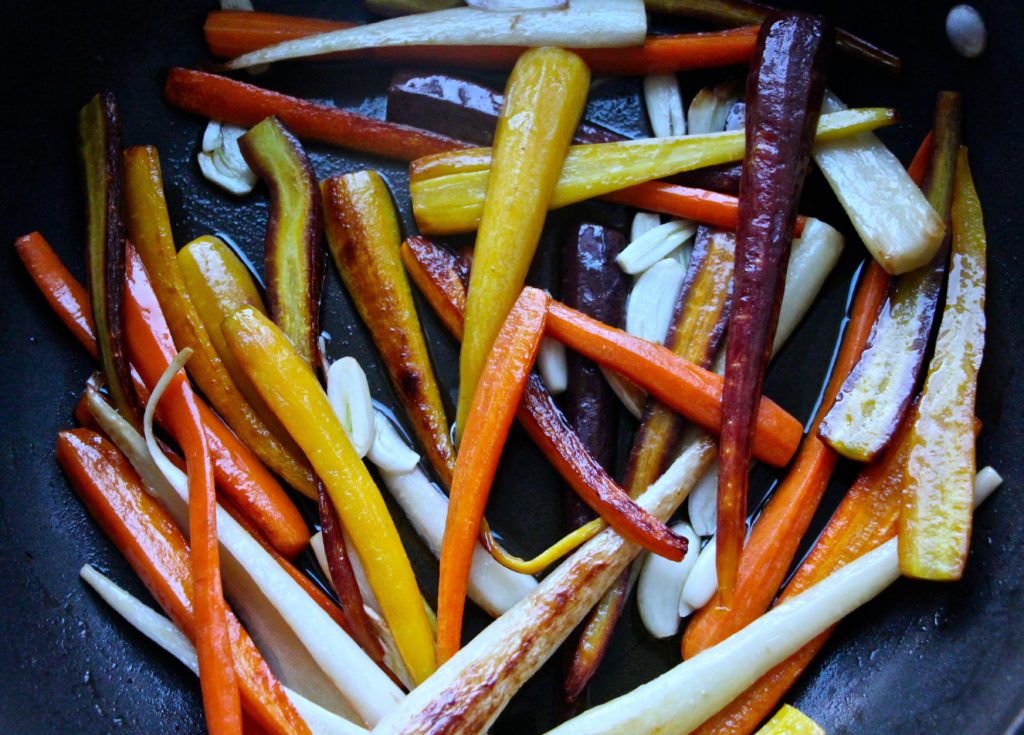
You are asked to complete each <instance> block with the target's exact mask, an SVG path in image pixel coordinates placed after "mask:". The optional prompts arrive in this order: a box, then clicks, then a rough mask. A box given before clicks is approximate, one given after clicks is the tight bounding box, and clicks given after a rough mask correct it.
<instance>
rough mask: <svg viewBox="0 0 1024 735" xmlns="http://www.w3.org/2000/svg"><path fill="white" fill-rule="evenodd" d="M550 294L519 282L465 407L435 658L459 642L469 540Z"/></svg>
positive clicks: (448, 525)
mask: <svg viewBox="0 0 1024 735" xmlns="http://www.w3.org/2000/svg"><path fill="white" fill-rule="evenodd" d="M549 298H550V297H549V296H548V295H547V294H545V293H544V292H543V291H538V290H537V289H534V288H525V289H523V291H522V294H521V295H520V296H519V298H518V299H517V300H516V302H515V304H514V305H513V306H512V309H511V310H510V311H509V313H508V317H507V318H506V319H505V323H504V325H503V326H502V327H501V330H500V331H499V332H498V335H497V337H496V338H495V340H494V344H493V346H492V347H491V349H490V354H489V355H488V357H487V360H486V362H485V364H484V365H483V369H482V370H481V372H480V383H479V386H478V388H477V390H476V392H475V394H474V397H473V401H472V404H471V406H470V409H469V412H468V414H467V421H466V424H465V426H466V429H465V434H464V442H463V444H462V447H461V449H460V451H459V458H458V460H457V461H456V463H455V474H454V476H453V478H452V489H451V493H450V495H449V501H448V519H447V521H446V522H445V527H444V540H443V542H442V544H441V572H440V577H439V580H438V592H437V660H438V663H439V664H443V663H444V662H445V661H447V660H448V659H449V658H451V657H452V656H453V655H455V653H456V652H457V651H458V650H459V648H460V646H461V639H462V613H463V609H464V608H465V604H466V587H467V585H468V582H469V566H470V562H471V561H472V559H473V548H474V546H475V544H476V538H477V535H478V534H479V532H480V522H481V521H482V520H483V517H484V508H485V507H486V505H487V496H488V495H489V494H490V490H491V483H492V482H493V481H494V474H495V472H497V469H498V459H499V458H500V457H501V450H502V447H503V446H504V445H505V439H506V438H507V437H508V431H509V428H510V427H511V425H512V419H513V418H514V417H515V413H516V409H517V408H518V406H519V400H520V399H521V398H522V396H523V391H524V389H525V388H526V383H527V380H528V379H529V377H530V370H531V369H532V367H533V362H534V360H535V359H536V357H537V350H538V349H539V348H540V338H541V336H542V335H543V334H544V319H545V315H546V314H547V307H548V301H549Z"/></svg>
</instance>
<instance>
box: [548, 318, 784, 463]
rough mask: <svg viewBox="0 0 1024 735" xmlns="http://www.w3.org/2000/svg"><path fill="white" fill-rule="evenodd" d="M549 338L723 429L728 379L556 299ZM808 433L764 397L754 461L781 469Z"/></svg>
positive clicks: (692, 417) (694, 417) (688, 414)
mask: <svg viewBox="0 0 1024 735" xmlns="http://www.w3.org/2000/svg"><path fill="white" fill-rule="evenodd" d="M546 329H547V334H548V335H549V336H551V337H554V338H555V339H557V340H558V341H560V342H564V343H565V344H566V346H567V347H569V348H571V349H573V350H576V351H577V352H579V353H581V354H583V355H585V356H587V357H589V358H590V359H591V360H594V361H595V362H599V363H601V364H602V365H605V366H607V367H609V368H611V369H612V370H615V371H616V372H618V373H621V374H622V375H624V376H625V377H626V378H628V379H629V380H631V381H633V382H634V383H636V384H637V385H639V386H641V387H642V388H645V389H646V390H647V391H648V392H649V393H650V394H651V395H653V396H655V397H656V398H657V399H658V400H660V401H661V402H662V403H664V404H665V405H666V406H669V407H671V408H673V409H674V410H676V411H678V412H679V413H681V414H683V416H685V417H686V418H688V419H690V420H691V421H693V422H694V423H695V424H698V425H699V426H701V427H703V428H705V429H707V430H709V431H712V432H715V433H718V432H719V431H720V430H721V427H722V377H721V376H720V375H716V374H715V373H712V372H709V371H707V370H704V369H703V368H701V367H699V366H697V365H694V364H693V363H692V362H690V361H688V360H685V359H683V358H682V357H679V356H678V355H676V354H675V353H673V352H672V351H671V350H669V349H667V348H665V347H662V346H661V345H656V344H654V343H653V342H648V341H647V340H643V339H640V338H639V337H634V336H632V335H630V334H627V333H626V332H623V331H622V330H621V329H615V328H614V327H609V326H608V325H607V324H601V323H600V322H597V321H594V320H593V319H590V318H588V317H586V316H584V315H583V314H580V313H579V312H578V311H575V310H573V309H570V308H569V307H567V306H565V305H564V304H560V303H558V302H557V301H552V302H551V306H550V308H549V309H548V319H547V326H546ZM802 434H803V429H802V428H801V426H800V422H799V421H797V420H796V419H795V418H793V417H792V416H791V415H789V414H788V413H786V412H785V411H784V410H782V408H780V407H779V406H778V404H776V403H773V402H772V401H771V400H769V399H767V398H762V399H761V403H760V407H759V409H758V411H757V419H756V428H755V431H754V447H753V451H754V457H756V458H757V459H759V460H761V461H762V462H767V463H768V464H771V465H774V466H776V467H782V466H783V465H785V464H786V463H788V462H789V460H790V459H792V457H793V453H794V452H796V448H797V445H798V444H799V443H800V437H801V435H802Z"/></svg>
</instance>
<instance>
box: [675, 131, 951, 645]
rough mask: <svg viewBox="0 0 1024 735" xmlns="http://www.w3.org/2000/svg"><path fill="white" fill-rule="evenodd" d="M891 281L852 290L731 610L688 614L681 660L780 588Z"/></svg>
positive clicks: (868, 280)
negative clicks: (828, 368) (803, 432)
mask: <svg viewBox="0 0 1024 735" xmlns="http://www.w3.org/2000/svg"><path fill="white" fill-rule="evenodd" d="M931 145H932V144H931V134H929V135H928V137H926V138H925V140H924V141H923V142H922V143H921V147H920V148H919V150H918V152H917V154H916V155H915V156H914V160H913V162H912V163H911V164H910V166H909V168H908V172H909V173H910V177H911V179H913V180H914V181H915V182H916V183H917V184H919V185H920V183H921V180H922V179H923V177H924V171H925V168H926V167H927V164H928V160H929V158H930V157H931ZM889 282H890V278H889V276H888V274H887V273H886V272H885V270H884V269H883V268H882V266H881V265H879V264H878V263H877V262H875V261H874V260H872V261H871V262H870V264H869V265H868V270H867V273H865V275H864V277H863V280H862V281H861V284H860V286H859V287H858V289H857V296H856V298H855V299H854V303H853V307H852V309H851V314H850V323H849V326H847V328H846V333H845V335H844V336H843V341H842V345H841V347H840V350H839V355H838V356H837V357H836V362H835V365H834V366H833V368H832V373H831V376H830V377H829V380H828V384H827V386H826V388H825V393H824V395H823V397H822V400H821V403H820V406H819V408H818V412H817V414H816V415H815V417H814V421H813V423H812V424H811V427H810V429H809V431H808V432H807V436H806V437H805V439H804V442H803V444H802V445H801V447H800V451H799V453H798V454H797V458H796V461H795V462H794V465H793V469H792V470H791V471H790V472H789V474H788V475H787V476H786V479H785V480H784V481H783V483H782V484H781V485H780V486H779V488H778V490H776V491H775V493H774V494H773V495H772V498H771V500H770V501H769V503H768V505H767V506H766V507H765V510H764V512H763V513H762V514H761V516H760V517H759V518H758V519H757V522H756V523H755V524H754V527H753V529H752V530H751V533H750V538H749V539H748V540H747V542H746V545H745V546H744V548H743V554H742V556H741V557H740V567H739V572H738V575H737V579H736V596H735V598H734V600H733V606H732V608H731V609H726V608H723V607H721V606H720V604H719V603H720V599H719V595H718V594H717V593H716V595H715V596H714V597H713V598H712V599H711V601H710V602H709V603H708V604H707V605H705V606H704V608H702V609H701V610H700V611H699V612H698V613H697V614H696V615H694V617H693V619H692V620H691V621H690V624H689V626H687V628H686V633H685V634H684V635H683V639H682V653H683V658H691V657H693V656H695V655H697V654H698V653H700V652H701V651H703V650H704V649H706V648H710V647H711V646H713V645H715V644H716V643H718V642H720V641H722V640H724V639H725V638H727V637H729V636H730V635H732V634H733V633H735V632H736V631H737V630H740V629H741V628H743V627H745V626H746V625H747V624H748V623H750V622H751V621H752V620H754V618H756V617H758V616H759V615H760V614H761V613H763V612H764V611H765V610H767V609H768V607H769V606H770V605H771V602H772V599H773V598H774V597H775V593H776V590H778V589H779V587H780V586H781V585H782V582H783V580H784V579H785V575H786V572H787V571H788V569H789V566H790V564H792V562H793V557H794V556H795V555H796V551H797V547H798V546H799V543H800V539H801V538H803V535H804V534H805V533H806V532H807V527H808V526H809V525H810V522H811V519H812V518H813V516H814V513H815V511H816V510H817V508H818V505H819V503H820V502H821V497H822V495H823V494H824V492H825V490H826V489H827V487H828V481H829V479H830V478H831V476H832V471H833V470H834V468H835V465H836V461H837V459H838V455H837V454H836V453H835V452H834V451H833V450H832V449H831V448H829V447H828V445H826V444H825V443H824V442H823V441H822V440H821V439H819V438H818V428H819V426H820V425H821V420H822V418H824V416H825V414H826V413H827V412H828V409H829V407H831V405H832V403H833V401H834V400H835V397H836V395H837V393H838V392H839V389H840V388H841V387H842V385H843V382H844V381H845V380H846V377H847V375H849V372H850V370H852V369H853V366H854V365H855V364H856V363H857V360H859V359H860V355H861V353H862V352H863V351H864V348H865V346H866V345H867V342H868V338H869V337H870V336H871V330H872V328H873V326H874V323H875V321H876V319H877V316H878V313H879V310H880V309H881V307H882V304H883V303H884V302H885V299H886V297H887V295H888V289H889Z"/></svg>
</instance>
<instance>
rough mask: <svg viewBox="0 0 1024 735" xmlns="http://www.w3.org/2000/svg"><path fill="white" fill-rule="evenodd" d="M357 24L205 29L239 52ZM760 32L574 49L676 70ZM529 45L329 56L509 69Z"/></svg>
mask: <svg viewBox="0 0 1024 735" xmlns="http://www.w3.org/2000/svg"><path fill="white" fill-rule="evenodd" d="M352 25H353V24H352V23H345V22H338V21H328V20H319V19H315V18H298V17H295V16H289V15H278V14H275V13H251V12H239V11H233V10H214V11H211V12H210V14H209V15H208V16H207V17H206V24H205V25H204V26H203V33H204V35H205V36H206V45H207V47H208V48H209V49H210V53H212V54H214V55H215V56H221V57H224V58H233V57H235V56H241V55H242V54H246V53H249V52H250V51H255V50H256V49H260V48H264V47H266V46H273V45H275V44H278V43H282V42H284V41H291V40H293V39H296V38H304V37H305V36H311V35H315V34H318V33H327V32H329V31H336V30H339V29H342V28H350V27H352ZM756 36H757V29H756V28H754V27H752V28H737V29H734V30H728V31H722V32H718V33H691V34H686V35H678V36H650V37H648V39H647V41H646V42H645V43H644V45H643V46H637V47H629V48H600V49H589V48H588V49H574V52H575V53H577V54H579V56H580V57H581V58H582V59H583V60H584V61H585V62H587V66H589V67H590V69H591V71H593V73H594V74H600V75H602V76H610V75H616V74H620V75H624V76H632V75H643V74H670V73H673V72H677V71H683V70H685V69H705V68H709V67H717V66H730V65H733V64H742V63H744V62H746V61H747V60H749V59H750V54H751V53H752V52H753V49H754V39H755V37H756ZM524 50H525V49H523V48H522V47H519V46H405V47H395V48H380V49H370V50H367V51H363V52H347V53H341V54H330V55H329V56H327V57H325V58H331V59H338V58H342V59H372V60H373V61H379V62H383V63H392V64H410V65H412V64H429V65H432V66H461V67H470V68H474V69H494V70H508V69H511V68H512V66H513V65H514V64H515V62H516V59H518V58H519V56H521V55H522V53H523V51H524Z"/></svg>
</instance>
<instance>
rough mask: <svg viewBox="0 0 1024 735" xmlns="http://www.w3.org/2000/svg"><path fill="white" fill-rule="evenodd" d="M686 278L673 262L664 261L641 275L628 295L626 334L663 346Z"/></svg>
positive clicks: (679, 267) (677, 264)
mask: <svg viewBox="0 0 1024 735" xmlns="http://www.w3.org/2000/svg"><path fill="white" fill-rule="evenodd" d="M685 278H686V269H685V268H684V267H683V266H681V265H680V264H679V261H677V260H673V259H672V258H665V259H664V260H661V261H659V262H657V263H655V264H654V265H653V266H652V267H650V268H648V269H647V270H646V271H644V274H643V275H642V276H640V277H639V278H638V279H637V280H636V283H635V284H633V289H632V290H631V291H630V292H629V299H628V300H627V302H626V331H627V332H629V333H630V334H632V335H634V336H636V337H640V338H641V339H646V340H648V341H649V342H657V343H658V344H664V343H665V338H666V337H667V336H668V330H669V327H670V326H671V325H672V317H673V315H674V314H675V311H676V301H677V300H678V299H679V292H680V291H681V290H682V288H683V280H684V279H685Z"/></svg>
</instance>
